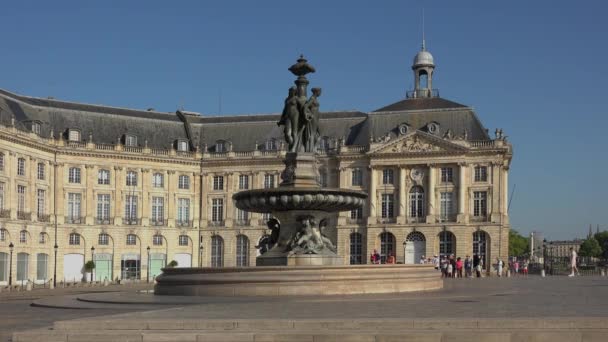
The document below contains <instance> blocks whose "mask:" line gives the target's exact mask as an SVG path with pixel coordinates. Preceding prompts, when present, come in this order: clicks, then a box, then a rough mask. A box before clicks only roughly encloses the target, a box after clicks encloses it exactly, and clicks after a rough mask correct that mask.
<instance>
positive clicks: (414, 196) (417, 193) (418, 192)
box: [410, 185, 424, 218]
mask: <svg viewBox="0 0 608 342" xmlns="http://www.w3.org/2000/svg"><path fill="white" fill-rule="evenodd" d="M410 217H418V218H420V217H424V189H422V187H421V186H419V185H416V186H414V187H412V188H411V189H410Z"/></svg>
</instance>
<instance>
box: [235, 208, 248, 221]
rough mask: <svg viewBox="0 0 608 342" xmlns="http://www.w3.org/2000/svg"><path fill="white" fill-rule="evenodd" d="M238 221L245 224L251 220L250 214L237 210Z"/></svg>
mask: <svg viewBox="0 0 608 342" xmlns="http://www.w3.org/2000/svg"><path fill="white" fill-rule="evenodd" d="M236 219H237V221H239V222H245V221H247V220H249V212H248V211H246V210H241V209H238V208H237V209H236Z"/></svg>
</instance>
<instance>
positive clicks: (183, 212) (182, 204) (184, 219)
mask: <svg viewBox="0 0 608 342" xmlns="http://www.w3.org/2000/svg"><path fill="white" fill-rule="evenodd" d="M189 220H190V199H188V198H179V199H178V200H177V223H178V224H182V225H183V224H187V223H188V222H189Z"/></svg>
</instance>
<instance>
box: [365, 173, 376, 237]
mask: <svg viewBox="0 0 608 342" xmlns="http://www.w3.org/2000/svg"><path fill="white" fill-rule="evenodd" d="M369 175H370V176H369V178H370V181H369V194H368V196H369V214H368V217H367V224H368V225H370V224H375V223H376V214H377V211H376V204H377V197H378V194H377V193H376V186H377V182H378V172H377V171H376V170H375V169H374V167H373V166H370V167H369Z"/></svg>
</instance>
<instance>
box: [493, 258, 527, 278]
mask: <svg viewBox="0 0 608 342" xmlns="http://www.w3.org/2000/svg"><path fill="white" fill-rule="evenodd" d="M495 265H496V275H497V276H499V277H502V276H503V275H504V273H505V272H506V270H507V269H508V270H509V271H510V273H511V275H513V276H517V275H520V274H521V275H523V276H526V277H527V276H528V267H529V266H530V262H529V261H528V259H523V260H522V261H521V262H520V261H519V260H517V259H512V260H510V261H509V263H508V264H507V265H505V262H504V261H502V259H499V258H496V264H495ZM505 266H508V268H505Z"/></svg>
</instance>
